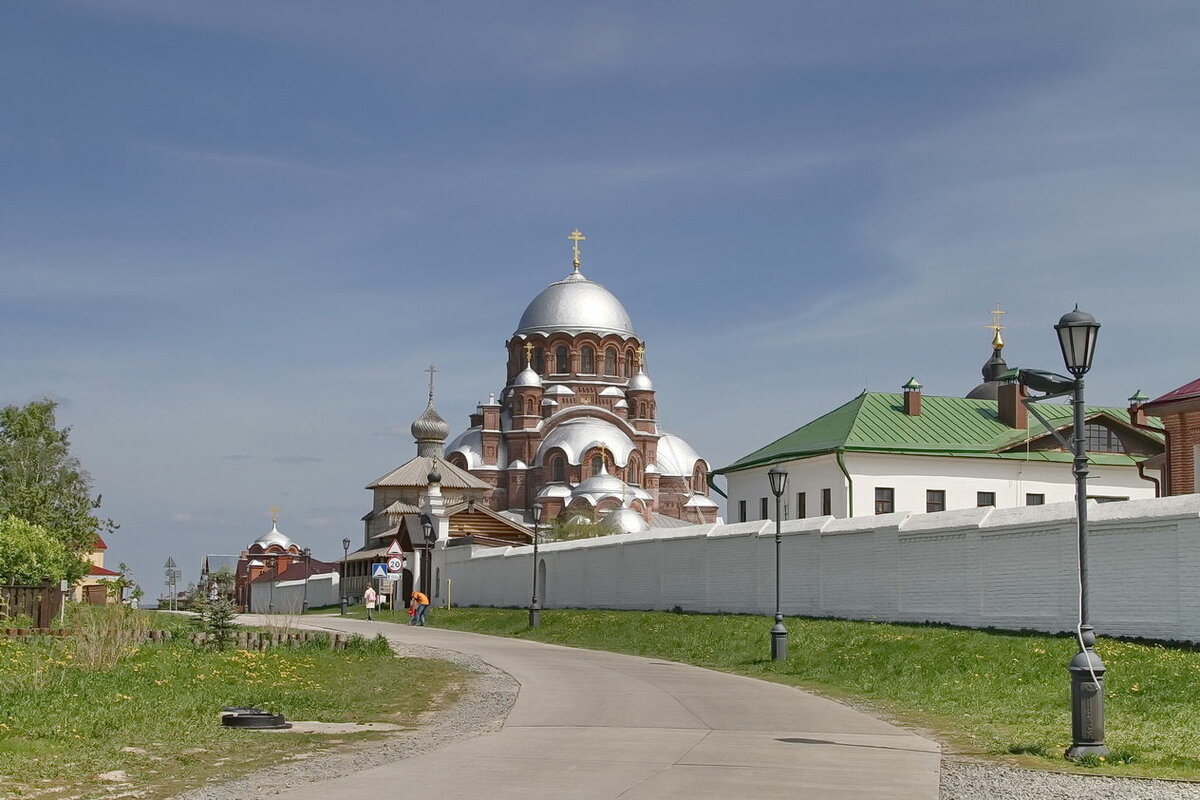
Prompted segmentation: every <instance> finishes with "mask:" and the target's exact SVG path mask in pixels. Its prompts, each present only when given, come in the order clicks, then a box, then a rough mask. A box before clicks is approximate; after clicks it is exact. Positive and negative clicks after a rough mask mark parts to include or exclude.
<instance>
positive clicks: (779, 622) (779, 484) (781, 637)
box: [767, 464, 788, 661]
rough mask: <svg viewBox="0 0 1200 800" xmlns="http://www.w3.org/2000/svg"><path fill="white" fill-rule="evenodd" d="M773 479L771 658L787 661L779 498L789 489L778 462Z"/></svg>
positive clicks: (784, 472)
mask: <svg viewBox="0 0 1200 800" xmlns="http://www.w3.org/2000/svg"><path fill="white" fill-rule="evenodd" d="M767 478H768V479H769V480H770V481H771V493H772V494H773V495H775V625H774V626H773V627H772V628H771V660H772V661H785V660H786V659H787V628H785V627H783V611H782V610H781V605H780V602H779V546H780V543H781V542H782V537H781V535H780V524H781V523H780V517H779V500H780V498H782V497H783V493H784V492H785V491H787V480H788V474H787V470H785V469H781V468H780V467H779V465H778V464H776V465H775V466H773V467H771V469H770V470H769V471H768V472H767Z"/></svg>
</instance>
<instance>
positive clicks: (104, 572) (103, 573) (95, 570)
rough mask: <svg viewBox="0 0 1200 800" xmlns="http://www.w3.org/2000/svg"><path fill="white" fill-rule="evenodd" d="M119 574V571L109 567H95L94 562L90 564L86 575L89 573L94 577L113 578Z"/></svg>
mask: <svg viewBox="0 0 1200 800" xmlns="http://www.w3.org/2000/svg"><path fill="white" fill-rule="evenodd" d="M120 574H121V573H119V572H113V571H112V570H111V569H105V568H104V567H97V566H96V565H95V564H92V568H91V569H89V570H88V575H91V576H94V577H113V578H115V577H117V576H118V575H120Z"/></svg>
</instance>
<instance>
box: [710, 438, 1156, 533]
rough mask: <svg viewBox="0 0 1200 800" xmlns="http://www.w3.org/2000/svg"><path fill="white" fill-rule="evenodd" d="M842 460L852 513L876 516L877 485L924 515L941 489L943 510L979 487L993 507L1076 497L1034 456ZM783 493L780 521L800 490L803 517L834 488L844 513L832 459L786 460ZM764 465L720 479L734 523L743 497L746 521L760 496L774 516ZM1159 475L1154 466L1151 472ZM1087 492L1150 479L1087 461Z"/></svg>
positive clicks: (1139, 495)
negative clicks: (929, 496) (928, 495)
mask: <svg viewBox="0 0 1200 800" xmlns="http://www.w3.org/2000/svg"><path fill="white" fill-rule="evenodd" d="M843 461H844V463H845V465H846V469H847V471H849V473H850V475H851V476H852V478H853V500H854V503H853V507H854V516H856V517H863V516H872V515H874V513H875V489H876V488H877V487H888V488H891V489H895V490H896V493H895V498H896V511H897V512H900V511H908V512H913V513H924V511H925V492H926V490H928V489H941V490H943V491H945V492H946V508H947V509H959V508H975V507H976V503H977V497H976V494H977V493H978V492H995V493H996V506H997V507H999V508H1009V507H1013V506H1024V505H1025V500H1026V498H1025V495H1026V494H1042V495H1045V498H1046V499H1045V502H1046V503H1058V502H1063V503H1067V502H1074V499H1075V480H1074V477H1073V476H1072V475H1071V470H1070V466H1069V465H1068V464H1064V463H1062V462H1047V461H1041V460H1038V459H1031V460H1029V461H1023V460H1020V459H995V458H967V457H963V456H958V457H950V456H914V455H886V454H876V453H846V454H844V455H843ZM781 466H782V467H783V468H784V469H786V470H787V471H788V486H787V492H786V493H785V494H784V496H783V497H782V498H781V500H782V502H783V504H784V514H783V517H784V519H795V518H796V504H797V500H796V495H797V493H798V492H804V493H805V496H806V498H807V502H806V504H807V509H806V511H807V515H808V516H809V517H817V516H820V515H821V490H822V489H825V488H829V489H832V490H833V493H832V501H833V509H832V511H833V516H835V517H845V516H848V510H847V487H846V476H845V475H844V474H843V473H842V471H841V469H840V468H839V467H838V465H837V461H836V459H835V457H834V456H831V455H827V456H817V457H815V458H809V459H801V460H795V461H788V462H785V463H783V464H782V465H781ZM768 469H769V467H758V468H755V469H749V470H744V471H739V472H733V473H730V474H728V475H727V476H726V481H727V483H728V486H729V500H728V504H727V514H728V517H729V519H731V520H735V521H736V520H738V519H739V516H738V509H739V505H738V503H739V501H741V500H745V501H746V519H747V520H761V519H764V517H763V515H762V498H764V497H766V498H768V499H767V507H768V510H769V513H768V516H769V517H772V518H773V517H774V515H775V496H774V495H772V494H771V484H770V482H769V480H768V479H767V470H768ZM1149 472H1150V474H1151V475H1153V476H1155V477H1157V476H1158V473H1157V472H1156V471H1153V470H1150V471H1149ZM1088 494H1089V495H1090V496H1092V497H1125V498H1129V499H1131V500H1139V499H1145V498H1151V497H1154V484H1153V483H1151V482H1150V481H1146V480H1142V479H1141V478H1139V477H1138V474H1137V470H1136V469H1134V468H1132V467H1108V466H1103V465H1100V464H1091V465H1090V466H1089V475H1088Z"/></svg>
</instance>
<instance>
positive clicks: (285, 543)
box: [254, 521, 292, 550]
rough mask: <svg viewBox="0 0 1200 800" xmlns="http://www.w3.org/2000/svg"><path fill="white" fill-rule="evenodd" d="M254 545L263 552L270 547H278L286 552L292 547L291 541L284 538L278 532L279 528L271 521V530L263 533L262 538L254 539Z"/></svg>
mask: <svg viewBox="0 0 1200 800" xmlns="http://www.w3.org/2000/svg"><path fill="white" fill-rule="evenodd" d="M254 544H256V545H258V546H259V547H261V548H262V549H263V550H266V549H267V548H268V547H271V546H272V545H278V546H279V547H282V548H283V549H284V550H286V549H288V548H289V547H291V546H292V540H291V539H289V538H288V537H286V536H284V535H283V534H282V533H281V532H280V531H279V527H278V526H277V525H276V524H275V522H273V521H272V522H271V530H270V531H269V532H268V533H264V534H263V535H262V536H260V537H258V538H257V539H255V540H254Z"/></svg>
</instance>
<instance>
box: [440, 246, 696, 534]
mask: <svg viewBox="0 0 1200 800" xmlns="http://www.w3.org/2000/svg"><path fill="white" fill-rule="evenodd" d="M569 238H571V239H572V240H574V242H575V247H574V255H575V258H574V260H573V263H572V271H571V273H570V274H569V275H567V276H566V277H565V278H563V279H562V280H559V281H555V282H554V283H551V284H550V285H549V286H547V287H546V288H545V289H544V290H542V291H541V292H540V293H539V294H538V295H537V296H536V297H535V298H534V299H533V300H532V302H530V303H529V306H528V307H527V308H526V309H525V312H524V313H523V314H522V315H521V319H520V322H519V323H518V324H517V329H516V331H515V332H514V333H513V335H512V337H511V338H510V339H509V340H508V342H507V343H506V349H507V352H508V359H507V363H506V365H505V376H506V378H505V384H504V387H503V389H501V391H500V395H499V398H498V399H497V398H496V396H495V395H493V396H491V397H490V398H489V399H488V401H487V402H486V403H482V404H480V405H479V406H478V408H477V409H476V411H475V413H474V414H472V415H471V419H470V427H469V428H468V429H467V430H466V431H464V432H463V433H461V434H460V435H459V436H458V437H456V438H455V439H454V440H452V441H451V442H450V443H449V444H448V445H446V459H447V461H449V462H450V463H451V464H453V465H454V466H456V467H458V468H460V469H462V470H464V471H466V472H468V473H470V474H471V475H472V476H474V477H475V478H478V479H480V480H482V481H484V482H486V483H487V484H488V485H489V486H490V487H491V488H492V491H491V492H490V494H489V495H488V497H487V500H486V502H487V504H488V505H489V506H490V508H492V509H494V510H496V511H501V512H505V511H510V512H518V513H521V514H522V515H524V514H525V512H527V510H528V509H529V508H531V507H532V506H533V505H534V504H535V503H540V504H541V505H542V507H543V519H545V520H552V519H554V518H555V517H558V516H560V515H562V514H564V513H565V514H567V515H568V518H569V517H570V516H574V515H580V516H584V517H587V518H589V519H599V520H600V521H601V522H602V523H604V524H606V525H607V527H610V528H612V532H614V533H616V532H627V531H630V530H640V529H643V528H645V527H647V526H651V525H663V524H672V523H673V524H681V521H686V522H693V523H698V522H712V521H715V519H716V514H717V504H716V503H715V502H713V501H712V499H711V498H710V497H709V496H708V484H707V474H708V472H709V465H708V462H706V461H705V460H704V459H702V458H701V457H700V456H699V455H698V454H697V453H696V451H695V450H693V449H692V447H691V446H690V445H688V444H687V442H685V441H684V440H683V439H681V438H679V437H678V436H673V435H671V434H668V433H666V432H665V431H663V430H662V429H661V428H660V427H659V425H658V403H657V400H656V399H655V391H654V385H653V383H652V382H651V380H650V377H649V376H648V375H647V374H646V369H645V352H646V348H645V342H644V341H643V340H642V339H641V338H640V337H639V336H638V335H637V334H636V333H635V332H634V329H633V323H632V322H631V321H630V318H629V314H628V313H627V312H626V310H625V307H624V306H623V305H622V304H621V302H620V301H619V300H618V299H617V298H616V297H615V296H614V295H613V294H612V293H611V292H609V290H608V289H606V288H604V287H603V286H602V285H600V284H599V283H596V282H594V281H591V280H589V279H588V278H586V277H585V276H584V275H583V273H582V272H580V261H579V241H581V240H582V239H583V238H584V237H583V236H582V235H581V234H580V233H579V232H578V231H575V232H573V233H572V235H571V237H569ZM614 512H615V513H614Z"/></svg>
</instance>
